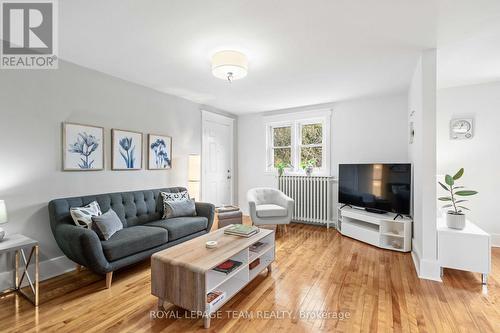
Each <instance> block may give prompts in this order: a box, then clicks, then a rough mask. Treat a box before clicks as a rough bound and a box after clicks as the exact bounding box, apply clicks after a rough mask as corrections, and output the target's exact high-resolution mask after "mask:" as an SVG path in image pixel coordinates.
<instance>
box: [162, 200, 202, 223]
mask: <svg viewBox="0 0 500 333" xmlns="http://www.w3.org/2000/svg"><path fill="white" fill-rule="evenodd" d="M164 203H165V213H164V214H163V218H164V219H171V218H172V217H184V216H196V207H195V204H194V199H189V200H182V201H165V202H164Z"/></svg>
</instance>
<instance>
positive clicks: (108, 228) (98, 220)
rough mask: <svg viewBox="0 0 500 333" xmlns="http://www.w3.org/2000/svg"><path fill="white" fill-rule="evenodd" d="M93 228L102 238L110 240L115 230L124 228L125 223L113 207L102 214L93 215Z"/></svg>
mask: <svg viewBox="0 0 500 333" xmlns="http://www.w3.org/2000/svg"><path fill="white" fill-rule="evenodd" d="M92 221H93V222H94V223H92V230H94V231H95V232H96V233H97V235H98V236H99V238H100V239H104V240H108V239H109V238H110V237H111V236H113V234H114V233H115V232H117V231H118V230H121V229H123V224H122V221H121V220H120V218H119V217H118V215H116V213H115V211H114V210H112V209H111V208H110V209H109V210H108V211H107V212H106V213H104V214H102V215H100V216H94V217H92Z"/></svg>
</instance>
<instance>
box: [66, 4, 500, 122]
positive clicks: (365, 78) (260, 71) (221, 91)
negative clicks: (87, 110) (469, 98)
mask: <svg viewBox="0 0 500 333" xmlns="http://www.w3.org/2000/svg"><path fill="white" fill-rule="evenodd" d="M499 5H500V1H499V0H474V1H473V0H442V1H439V2H438V1H431V0H419V1H415V0H249V1H247V0H210V1H208V0H204V1H200V0H163V1H160V0H156V1H153V0H142V1H133V0H126V1H125V0H106V1H103V0H100V1H99V0H92V1H89V0H75V1H59V12H60V13H59V18H60V19H59V35H60V37H59V38H60V39H59V51H60V57H61V58H62V59H64V60H68V61H71V62H74V63H76V64H79V65H82V66H85V67H89V68H92V69H95V70H98V71H101V72H104V73H107V74H110V75H113V76H116V77H119V78H122V79H125V80H129V81H132V82H136V83H139V84H142V85H144V86H148V87H151V88H153V89H156V90H159V91H162V92H166V93H170V94H174V95H177V96H181V97H184V98H186V99H189V100H192V101H195V102H198V103H201V104H207V105H210V106H213V107H216V108H220V109H223V110H226V111H229V112H233V113H238V114H241V113H248V112H257V111H268V110H275V109H282V108H288V107H296V106H302V105H311V104H320V103H327V102H335V101H340V100H346V99H353V98H358V97H365V96H372V95H378V94H388V93H395V92H402V91H405V90H406V89H407V87H408V84H409V81H410V77H411V74H412V72H413V69H414V66H415V63H416V60H417V58H418V55H419V53H420V51H421V50H422V49H426V48H433V47H436V45H437V46H438V47H439V48H441V47H442V49H440V51H439V58H438V61H439V66H440V70H439V80H440V85H442V86H453V85H457V84H463V83H469V82H474V83H476V82H478V81H484V80H487V81H488V80H494V79H498V78H499V77H500V67H499V66H498V65H499V63H500V43H498V41H499V37H500V33H499V32H500V30H499V29H498V27H499V22H500V19H499V15H498V14H499V13H500V12H499V8H500V6H499ZM492 27H493V29H496V30H492V29H491V28H492ZM477 36H480V38H476V37H477ZM221 49H235V50H239V51H242V52H244V53H245V54H246V55H247V56H248V58H249V74H248V76H247V77H246V78H245V79H242V80H239V81H235V82H233V83H231V84H229V83H227V82H224V81H222V80H219V79H216V78H215V77H213V76H212V74H211V70H210V57H211V55H212V54H213V53H214V52H216V51H218V50H221ZM457 50H458V51H459V52H457ZM479 59H480V60H479Z"/></svg>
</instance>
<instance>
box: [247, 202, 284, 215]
mask: <svg viewBox="0 0 500 333" xmlns="http://www.w3.org/2000/svg"><path fill="white" fill-rule="evenodd" d="M255 210H256V213H257V216H258V217H263V218H266V217H284V216H287V214H288V211H287V210H286V208H284V207H281V206H278V205H274V204H264V205H257V206H256V207H255Z"/></svg>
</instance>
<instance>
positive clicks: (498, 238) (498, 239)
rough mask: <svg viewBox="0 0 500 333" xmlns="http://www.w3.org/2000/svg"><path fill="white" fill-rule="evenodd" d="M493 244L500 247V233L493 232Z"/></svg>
mask: <svg viewBox="0 0 500 333" xmlns="http://www.w3.org/2000/svg"><path fill="white" fill-rule="evenodd" d="M491 246H493V247H500V234H491Z"/></svg>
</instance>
